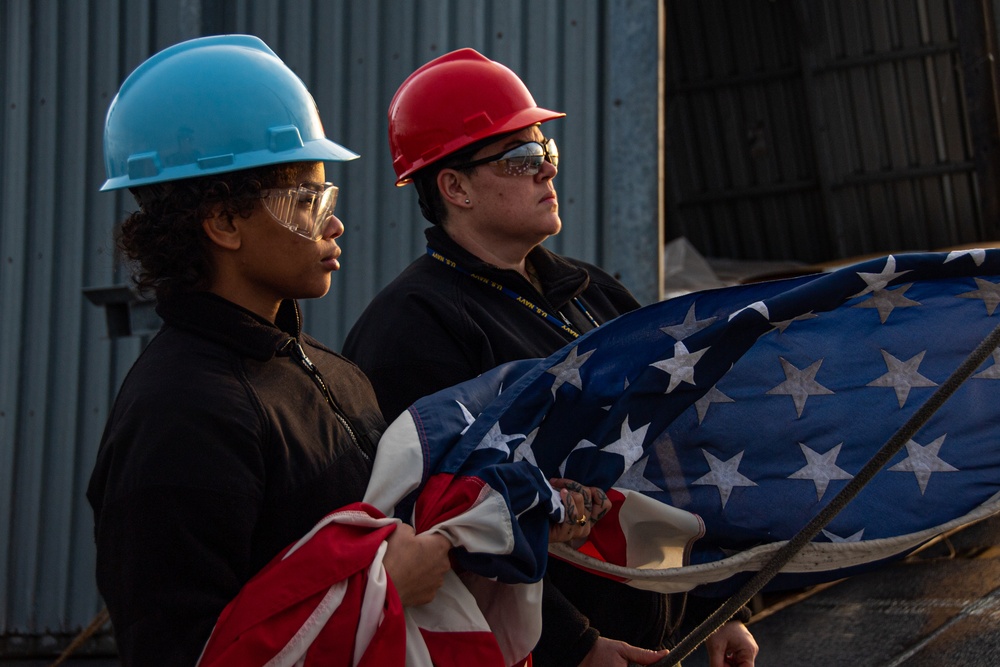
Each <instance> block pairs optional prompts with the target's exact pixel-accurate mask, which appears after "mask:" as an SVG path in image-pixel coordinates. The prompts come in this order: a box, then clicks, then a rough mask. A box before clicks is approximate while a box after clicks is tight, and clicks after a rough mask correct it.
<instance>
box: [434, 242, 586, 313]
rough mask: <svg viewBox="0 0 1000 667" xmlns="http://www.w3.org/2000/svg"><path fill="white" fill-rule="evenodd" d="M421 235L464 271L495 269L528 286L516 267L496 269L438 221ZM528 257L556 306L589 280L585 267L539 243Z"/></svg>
mask: <svg viewBox="0 0 1000 667" xmlns="http://www.w3.org/2000/svg"><path fill="white" fill-rule="evenodd" d="M424 235H425V236H426V237H427V245H429V246H430V247H431V248H433V249H434V250H437V251H438V252H440V253H441V254H443V255H445V256H446V257H447V258H448V259H450V260H452V261H454V262H456V263H457V264H458V265H459V266H461V267H462V268H464V269H465V270H466V271H471V272H474V273H482V274H484V275H489V276H496V275H498V272H499V273H502V274H503V275H507V274H512V275H514V276H517V277H518V278H519V279H520V280H521V281H523V283H524V284H526V285H529V286H530V284H531V283H529V282H528V281H527V279H525V278H524V277H523V276H521V274H519V273H518V272H517V271H513V270H511V269H500V268H498V267H496V266H493V265H492V264H489V263H487V262H484V261H483V260H481V259H479V258H478V257H476V256H475V255H473V254H472V253H471V252H469V251H467V250H466V249H465V248H463V247H462V246H460V245H459V244H458V243H456V242H455V241H454V240H453V239H452V238H451V237H450V236H448V234H447V232H445V231H444V229H443V228H441V227H440V226H439V225H434V226H433V227H428V228H427V229H425V230H424ZM528 261H529V262H531V266H532V267H534V269H535V272H536V273H537V274H538V280H539V282H541V283H542V292H543V294H542V295H543V296H544V297H545V298H546V299H547V300H548V301H549V303H551V304H552V305H553V306H555V307H556V308H562V307H563V306H564V305H566V304H567V303H569V302H570V301H571V300H572V299H574V298H575V297H578V296H580V294H582V293H583V291H584V290H585V289H587V286H588V285H589V284H590V276H589V274H588V273H587V271H586V270H584V269H582V268H580V267H578V266H575V265H574V264H571V263H570V262H568V261H566V259H564V258H563V257H560V256H559V255H557V254H555V253H553V252H550V251H549V250H548V249H547V248H544V247H542V246H540V245H539V246H535V247H534V248H533V249H532V250H531V252H529V253H528ZM501 282H502V281H501ZM522 287H523V285H522Z"/></svg>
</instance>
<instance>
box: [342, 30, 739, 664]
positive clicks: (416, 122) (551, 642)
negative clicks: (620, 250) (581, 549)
mask: <svg viewBox="0 0 1000 667" xmlns="http://www.w3.org/2000/svg"><path fill="white" fill-rule="evenodd" d="M564 115H565V114H563V113H561V112H557V111H551V110H549V109H545V108H542V107H539V106H538V105H537V104H536V103H535V100H534V98H533V97H532V95H531V93H530V91H529V90H528V89H527V87H526V86H525V85H524V83H523V82H522V81H521V79H520V78H519V77H518V76H517V75H516V74H515V73H514V72H513V71H511V70H510V69H509V68H507V67H505V66H504V65H502V64H500V63H497V62H495V61H492V60H490V59H488V58H486V57H485V56H483V55H482V54H480V53H478V52H476V51H474V50H473V49H460V50H457V51H453V52H451V53H448V54H445V55H443V56H441V57H439V58H436V59H435V60H432V61H431V62H429V63H427V64H425V65H424V66H422V67H420V68H419V69H417V70H416V71H415V72H414V73H413V74H411V75H410V76H409V77H408V78H407V79H406V80H405V81H404V82H403V83H402V84H401V85H400V87H399V89H398V90H397V91H396V94H395V96H394V97H393V99H392V102H391V104H390V106H389V147H390V151H391V153H392V164H393V168H394V170H395V172H396V176H397V181H396V183H397V185H399V186H404V185H407V184H409V183H411V182H412V183H413V184H414V185H415V189H416V192H417V197H418V201H419V205H420V210H421V212H422V213H423V215H424V217H425V218H427V220H429V221H430V222H431V223H433V225H432V226H431V227H429V228H428V229H426V230H425V234H426V237H427V252H426V254H425V255H423V256H421V257H419V258H418V259H416V260H415V261H414V262H413V263H412V264H410V266H409V267H407V268H406V269H405V270H404V271H403V272H402V273H401V274H400V275H399V276H398V277H397V278H396V279H395V280H393V281H392V282H391V283H390V284H389V285H388V286H386V287H385V288H384V289H383V290H382V291H381V292H380V293H379V294H378V295H377V296H376V297H375V299H374V300H373V301H372V302H371V304H370V305H369V306H368V307H367V309H366V310H365V311H364V313H363V314H362V315H361V317H360V318H359V320H358V321H357V323H356V324H355V325H354V327H353V328H352V329H351V332H350V334H349V335H348V337H347V340H346V342H345V347H344V354H345V355H346V356H347V357H349V358H350V359H352V360H353V361H355V363H357V364H358V365H359V366H360V367H361V369H362V370H364V371H365V373H366V374H367V375H368V377H369V378H370V380H371V382H372V385H373V387H374V388H375V393H376V395H377V397H378V400H379V404H380V406H381V407H382V411H383V413H384V415H385V417H386V419H387V420H389V421H391V420H392V419H394V418H395V417H396V416H397V415H399V414H400V413H402V412H403V411H404V410H405V409H406V408H407V407H408V406H410V405H411V404H412V403H413V402H415V401H416V400H417V399H419V398H421V397H423V396H426V395H429V394H431V393H434V392H435V391H438V390H440V389H444V388H446V387H449V386H452V385H455V384H458V383H459V382H462V381H465V380H469V379H471V378H474V377H476V376H478V375H480V374H481V373H483V372H485V371H487V370H490V369H491V368H494V367H496V366H498V365H500V364H503V363H506V362H510V361H516V360H519V359H530V358H536V357H547V356H549V355H550V354H551V353H553V352H555V351H556V350H558V349H560V348H562V347H563V346H565V345H567V344H569V343H572V342H573V341H574V340H575V339H576V338H577V337H578V336H580V335H581V334H583V333H585V332H587V331H589V330H591V329H593V328H595V327H598V326H600V324H602V323H604V322H607V321H608V320H610V319H612V318H614V317H616V316H618V315H620V314H622V313H625V312H628V311H631V310H634V309H636V308H638V307H639V303H638V302H637V301H636V299H635V298H634V297H633V296H632V294H631V293H630V292H629V291H628V290H627V289H626V288H625V287H624V286H623V285H622V284H621V283H619V282H618V281H617V280H615V279H614V278H613V277H612V276H610V275H609V274H608V273H607V272H605V271H603V270H602V269H600V268H599V267H597V266H594V265H592V264H589V263H586V262H582V261H579V260H576V259H572V258H568V257H563V256H560V255H557V254H555V253H553V252H551V251H549V250H547V249H546V248H544V247H542V245H541V244H542V242H543V241H545V240H546V239H547V238H549V237H550V236H553V235H555V234H558V233H559V231H560V229H561V227H562V220H561V218H560V216H559V200H558V196H557V193H556V188H555V185H554V179H555V177H556V174H557V173H558V165H559V150H558V147H557V146H556V142H555V140H554V139H552V138H551V137H549V136H546V134H545V133H543V131H542V128H543V125H542V124H543V123H546V122H548V121H551V120H554V119H557V118H561V117H563V116H564ZM716 605H717V602H716V603H714V604H713V603H711V602H706V603H704V605H702V606H703V607H704V609H703V610H699V611H698V612H696V613H697V615H700V616H702V618H704V617H705V616H707V615H708V613H710V612H711V611H712V610H713V609H714V606H716ZM695 606H699V605H698V604H697V603H695V602H691V601H689V602H688V607H689V609H690V608H691V607H695ZM672 611H673V610H672V609H671V608H670V600H669V599H668V598H667V596H664V595H662V594H659V593H654V592H649V591H641V590H638V589H634V588H630V587H628V586H626V585H624V584H620V583H617V582H612V581H610V580H607V579H603V578H600V577H597V576H594V575H590V574H587V573H584V572H582V571H580V570H577V569H576V568H574V567H572V566H569V565H566V564H564V563H559V562H554V561H553V559H550V560H549V570H548V573H547V574H546V578H545V587H544V599H543V605H542V636H541V640H540V641H539V643H538V645H537V647H536V648H535V650H534V651H533V653H532V658H533V660H534V664H535V665H536V667H540V666H541V667H544V666H546V665H623V666H624V665H626V664H628V663H639V664H651V663H652V662H654V661H656V660H657V659H659V658H660V657H662V655H663V653H662V652H656V650H657V649H663V648H666V647H669V646H670V645H671V637H670V636H669V632H668V628H671V627H672V626H673V624H674V623H675V622H676V621H677V620H679V619H678V618H677V617H676V614H674V613H672ZM745 618H746V616H744V619H745ZM708 649H709V652H710V654H711V655H713V658H712V665H713V667H714V666H715V665H722V664H724V663H723V662H722V660H724V659H725V660H728V661H729V662H728V663H727V664H734V665H737V664H738V665H752V664H753V660H754V656H755V655H756V652H757V646H756V643H755V642H754V640H753V637H752V636H751V635H750V633H749V632H748V631H747V630H746V628H745V626H744V625H743V624H742V623H741V622H738V621H737V622H731V623H727V624H726V625H725V626H724V627H723V628H722V629H721V630H720V631H719V632H718V633H716V635H714V636H713V638H712V639H711V640H710V645H709V646H708ZM716 654H718V657H717V658H716V657H715V655H716ZM726 654H729V657H726Z"/></svg>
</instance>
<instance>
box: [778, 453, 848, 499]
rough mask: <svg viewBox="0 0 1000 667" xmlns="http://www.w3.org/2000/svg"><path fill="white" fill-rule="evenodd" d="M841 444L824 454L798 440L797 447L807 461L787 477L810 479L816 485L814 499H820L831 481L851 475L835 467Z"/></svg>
mask: <svg viewBox="0 0 1000 667" xmlns="http://www.w3.org/2000/svg"><path fill="white" fill-rule="evenodd" d="M843 446H844V443H840V444H838V445H837V446H836V447H834V448H833V449H831V450H830V451H828V452H827V453H826V454H820V453H819V452H817V451H815V450H814V449H811V448H810V447H807V446H806V445H804V444H802V443H801V442H800V443H799V447H800V448H801V449H802V453H803V454H805V457H806V462H807V463H806V466H805V467H803V468H800V469H799V470H797V471H796V472H793V473H792V474H791V475H789V476H788V478H789V479H808V480H812V482H813V483H814V484H815V485H816V500H822V499H823V494H825V493H826V488H827V486H829V484H830V482H831V481H833V480H835V479H851V477H853V475H851V474H850V473H849V472H847V471H846V470H842V469H841V468H839V467H837V463H836V461H837V456H839V455H840V448H841V447H843Z"/></svg>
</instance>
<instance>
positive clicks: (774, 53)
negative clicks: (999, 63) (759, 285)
mask: <svg viewBox="0 0 1000 667" xmlns="http://www.w3.org/2000/svg"><path fill="white" fill-rule="evenodd" d="M990 5H991V3H977V2H971V1H969V2H967V1H966V0H955V1H954V4H953V2H952V0H869V1H863V2H862V1H858V2H842V1H840V0H777V1H771V0H753V1H748V2H726V1H725V0H704V1H701V2H693V1H690V0H668V2H667V26H668V33H667V79H668V81H667V109H668V113H667V121H666V127H667V134H668V139H667V160H668V164H667V172H666V173H667V180H668V186H667V202H668V204H667V206H668V213H667V219H666V225H667V237H668V238H673V237H675V236H681V235H684V236H687V237H688V238H689V239H690V240H691V241H692V243H693V244H694V245H695V247H697V248H698V249H699V250H700V251H701V252H702V253H703V254H706V255H710V256H717V257H727V258H746V259H794V260H802V261H807V262H818V261H826V260H831V259H835V258H843V257H849V256H854V255H861V254H869V253H877V252H892V251H901V250H927V249H935V248H941V247H945V246H950V245H956V244H963V243H973V242H981V241H984V240H989V239H994V238H996V234H997V231H998V229H997V226H996V220H995V218H994V216H993V215H992V213H993V212H992V211H990V212H989V213H988V214H985V215H984V213H983V208H982V206H981V201H980V196H981V195H980V191H979V186H978V185H977V172H976V155H975V151H974V146H976V145H980V146H983V145H987V144H989V145H993V144H994V143H995V138H994V136H993V135H995V133H996V132H995V131H996V127H995V118H996V109H995V98H994V96H993V95H994V93H993V89H992V88H991V89H990V90H988V91H983V94H984V96H987V97H988V98H989V103H990V104H992V105H993V109H992V111H991V113H992V119H993V120H992V122H993V123H994V125H993V126H992V127H986V128H982V127H978V128H977V126H976V125H975V124H974V123H971V122H970V120H969V114H968V113H967V106H968V105H967V101H966V100H967V99H968V98H969V97H970V96H976V95H978V93H977V92H976V91H975V90H974V89H971V92H970V88H969V84H977V82H975V81H971V80H969V77H968V76H967V73H968V72H969V71H970V70H971V69H972V68H975V67H978V66H979V65H980V63H977V62H970V61H971V60H973V59H974V58H980V57H981V58H982V59H983V60H984V61H986V60H988V62H989V63H990V66H991V67H992V62H993V59H992V58H987V55H988V54H987V53H983V54H976V53H974V52H973V49H968V50H965V51H964V52H963V46H966V45H967V44H968V42H969V40H970V39H971V38H972V37H973V35H972V34H970V33H971V32H974V31H975V30H981V29H982V28H983V27H984V26H983V25H982V23H983V19H982V15H981V13H980V15H978V16H976V17H974V18H973V19H972V20H970V21H968V22H967V23H966V24H965V25H966V31H967V32H966V33H963V32H961V30H960V28H961V27H962V26H961V22H959V21H957V20H956V16H955V14H956V12H958V11H959V10H961V11H963V12H966V15H969V14H968V13H969V10H970V8H972V9H975V10H976V11H981V10H980V7H984V8H986V9H987V11H989V10H990ZM976 22H978V25H976ZM989 27H990V28H991V30H993V29H994V26H992V25H990V26H989ZM963 53H964V58H965V60H964V61H963ZM991 79H992V80H991ZM985 80H986V81H988V82H989V85H990V86H991V87H992V86H995V76H994V75H991V73H990V72H989V71H987V72H986V76H985ZM977 131H978V132H979V134H980V136H979V137H977V136H976V134H975V133H976V132H977ZM977 139H978V140H982V141H981V143H978V144H977ZM994 186H995V183H993V182H990V183H989V184H988V187H989V188H993V187H994Z"/></svg>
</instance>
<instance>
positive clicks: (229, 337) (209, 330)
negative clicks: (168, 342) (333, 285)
mask: <svg viewBox="0 0 1000 667" xmlns="http://www.w3.org/2000/svg"><path fill="white" fill-rule="evenodd" d="M156 312H157V314H158V315H159V316H160V317H161V318H163V321H164V323H165V324H166V325H167V326H174V327H177V328H178V329H184V330H186V331H190V332H191V333H195V334H197V335H199V336H203V337H205V338H207V339H209V340H213V341H215V342H218V343H221V344H222V345H225V346H227V347H231V348H233V349H234V350H236V351H237V352H239V353H240V354H243V355H246V356H248V357H250V358H252V359H257V360H259V361H267V360H268V359H270V358H271V357H273V356H274V354H275V352H276V350H277V349H278V348H279V347H280V346H281V345H282V344H283V343H284V342H285V341H287V340H288V339H289V338H290V337H291V338H297V337H298V336H299V334H300V332H301V326H302V318H301V316H300V314H299V307H298V304H297V303H295V301H293V300H291V299H286V300H285V301H282V302H281V306H280V307H279V308H278V316H277V318H276V321H275V323H274V324H272V323H271V322H269V321H267V320H266V319H264V318H263V317H260V316H259V315H257V314H255V313H252V312H250V311H249V310H247V309H245V308H243V307H241V306H238V305H236V304H235V303H233V302H232V301H228V300H226V299H223V298H222V297H221V296H218V295H216V294H212V293H211V292H186V293H182V294H176V295H173V296H171V297H170V298H168V299H163V300H161V301H159V302H158V303H157V305H156Z"/></svg>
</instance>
